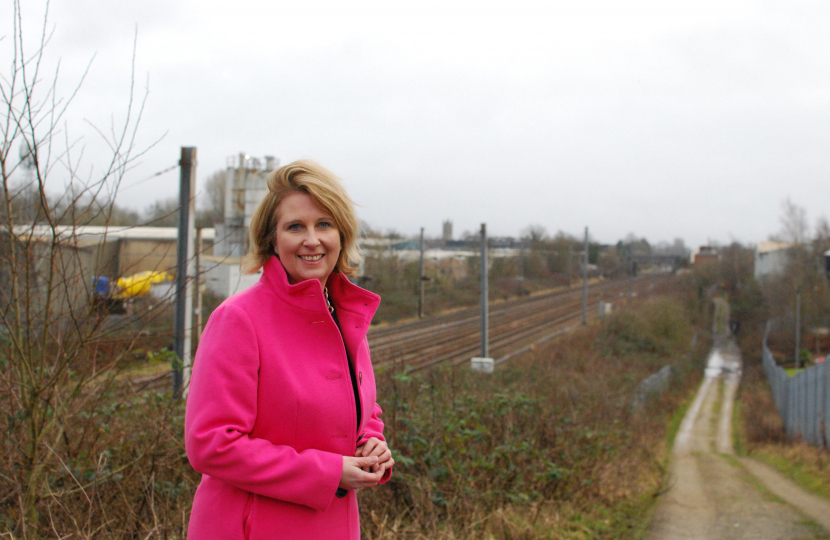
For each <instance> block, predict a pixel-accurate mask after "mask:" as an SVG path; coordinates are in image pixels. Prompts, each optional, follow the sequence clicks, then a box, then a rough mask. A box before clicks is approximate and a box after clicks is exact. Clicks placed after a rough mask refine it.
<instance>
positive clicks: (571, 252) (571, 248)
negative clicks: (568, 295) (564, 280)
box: [568, 243, 574, 289]
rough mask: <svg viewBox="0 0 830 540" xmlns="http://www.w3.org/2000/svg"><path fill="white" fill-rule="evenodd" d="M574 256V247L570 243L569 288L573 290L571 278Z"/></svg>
mask: <svg viewBox="0 0 830 540" xmlns="http://www.w3.org/2000/svg"><path fill="white" fill-rule="evenodd" d="M573 255H574V245H573V244H571V243H568V288H569V289H570V288H571V278H573V272H574V267H573Z"/></svg>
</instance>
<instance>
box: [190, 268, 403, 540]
mask: <svg viewBox="0 0 830 540" xmlns="http://www.w3.org/2000/svg"><path fill="white" fill-rule="evenodd" d="M332 278H333V279H330V280H329V296H330V298H331V300H332V303H333V304H334V306H335V310H336V312H337V316H338V319H339V322H340V327H341V329H342V339H341V333H340V332H338V330H337V326H336V325H335V322H334V320H333V319H332V317H331V315H330V314H329V311H328V309H327V306H326V301H325V298H324V297H323V288H322V286H321V285H320V282H319V281H318V280H316V279H314V280H308V281H304V282H302V283H298V284H295V285H290V284H289V283H288V280H287V277H286V273H285V270H284V269H283V267H282V264H281V263H280V261H279V259H277V258H276V257H273V258H271V260H270V261H269V262H268V264H266V266H265V268H264V272H263V275H262V278H261V279H260V281H259V283H257V284H256V285H255V286H254V287H251V288H250V289H248V290H247V291H245V292H243V293H240V294H237V295H235V296H232V297H231V298H229V299H227V300H226V301H225V302H223V303H222V305H221V306H219V307H218V308H217V309H216V311H214V313H213V315H211V317H210V320H209V321H208V324H207V326H206V327H205V331H204V334H203V336H202V340H201V343H200V344H199V350H198V352H197V353H196V358H195V361H194V367H193V376H192V379H191V382H190V391H189V395H188V398H187V411H186V414H185V444H186V447H187V457H188V459H189V460H190V463H191V465H193V468H194V469H196V470H197V471H199V472H201V473H202V482H201V484H200V485H199V488H198V489H197V490H196V496H195V498H194V500H193V511H192V513H191V516H190V527H189V530H188V539H189V540H266V539H267V540H278V539H280V540H281V539H285V540H288V539H303V540H308V539H326V540H340V539H342V540H356V539H359V538H360V523H359V521H358V510H357V496H356V494H355V492H354V491H349V492H348V495H346V497H345V498H342V499H340V498H336V497H335V491H336V490H337V486H338V484H339V482H340V475H341V473H342V469H343V459H342V456H352V455H354V452H355V448H356V446H357V444H358V441H356V437H357V434H358V433H360V434H362V433H365V435H364V437H363V438H364V439H368V438H369V437H377V438H378V439H381V440H383V422H381V421H380V418H379V417H380V415H381V412H382V411H381V409H380V407H379V406H378V405H377V403H375V378H374V374H373V371H372V363H371V359H370V358H369V345H368V342H367V340H366V331H367V330H368V329H369V323H370V322H371V320H372V316H373V315H374V313H375V310H377V307H378V304H379V303H380V298H379V297H378V296H377V295H375V294H373V293H370V292H368V291H366V290H364V289H361V288H360V287H357V286H356V285H353V284H352V283H350V282H349V281H348V279H346V278H345V277H344V276H343V275H342V274H339V273H337V274H333V275H332ZM344 343H345V345H346V349H347V350H348V356H347V355H346V350H344V349H343V345H344ZM348 359H351V360H352V361H353V362H354V363H355V373H356V374H357V377H358V380H359V383H360V384H359V386H358V388H359V394H360V396H359V397H360V401H361V404H362V406H361V410H362V416H363V417H362V418H361V419H360V428H359V430H358V431H357V432H356V431H355V429H356V427H357V418H356V416H355V405H354V397H353V391H352V383H351V379H350V376H349V366H348V364H347V362H348ZM389 472H390V471H387V475H386V476H385V477H384V479H383V480H382V481H383V482H385V481H386V480H388V477H389Z"/></svg>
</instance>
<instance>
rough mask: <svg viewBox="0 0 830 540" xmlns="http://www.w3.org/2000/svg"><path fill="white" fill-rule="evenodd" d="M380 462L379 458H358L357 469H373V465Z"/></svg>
mask: <svg viewBox="0 0 830 540" xmlns="http://www.w3.org/2000/svg"><path fill="white" fill-rule="evenodd" d="M377 462H378V458H377V456H366V457H359V458H357V467H358V468H364V467H371V466H372V465H374V464H376V463H377Z"/></svg>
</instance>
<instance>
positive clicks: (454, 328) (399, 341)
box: [368, 276, 670, 372]
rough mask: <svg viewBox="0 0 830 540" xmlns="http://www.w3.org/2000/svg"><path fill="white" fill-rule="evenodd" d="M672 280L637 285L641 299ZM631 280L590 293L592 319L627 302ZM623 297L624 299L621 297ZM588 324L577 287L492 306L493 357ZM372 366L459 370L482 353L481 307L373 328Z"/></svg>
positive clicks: (647, 279) (643, 278) (597, 287)
mask: <svg viewBox="0 0 830 540" xmlns="http://www.w3.org/2000/svg"><path fill="white" fill-rule="evenodd" d="M669 280H670V277H669V276H659V277H657V278H655V279H654V280H653V281H652V279H651V278H650V277H648V276H641V277H639V278H637V279H635V281H634V290H635V292H636V293H637V296H640V297H642V296H646V295H648V294H653V293H655V292H659V290H660V289H662V286H664V285H665V284H666V283H668V281H669ZM627 293H628V280H617V281H608V282H602V283H599V284H597V285H593V286H591V287H590V288H589V292H588V318H589V319H593V318H596V317H597V316H598V315H597V304H598V302H599V301H600V300H603V301H606V302H615V303H618V302H619V301H620V300H622V299H623V298H627ZM621 296H622V297H623V298H621ZM581 320H582V289H581V288H572V289H567V290H561V291H554V292H551V293H547V294H543V295H539V296H534V297H529V298H522V299H517V300H511V301H508V302H502V303H499V304H494V305H491V307H490V328H489V330H490V356H491V357H492V358H495V359H496V363H497V364H501V363H504V362H506V361H507V360H509V359H510V358H511V357H512V356H515V355H516V354H519V353H521V352H524V351H527V350H529V349H531V348H532V347H533V345H534V344H538V343H541V342H544V341H547V340H548V339H551V338H553V337H555V336H557V335H560V334H562V333H564V332H567V331H569V330H571V329H573V328H574V327H576V326H578V325H579V323H580V322H581ZM368 339H369V345H370V347H371V350H372V363H373V364H374V366H375V367H376V368H378V367H382V366H385V367H387V369H388V368H391V369H401V370H404V371H407V372H411V371H418V370H422V369H426V368H429V367H432V366H435V365H439V364H450V365H456V364H460V363H464V362H467V361H469V359H470V358H471V357H473V356H476V355H478V354H479V352H480V339H481V337H480V318H479V310H478V309H477V308H469V309H464V310H460V311H457V312H454V313H450V314H446V315H441V316H437V317H431V318H429V319H422V320H420V321H415V322H411V323H404V324H397V325H392V326H387V327H383V328H378V329H373V330H371V331H370V332H369V335H368Z"/></svg>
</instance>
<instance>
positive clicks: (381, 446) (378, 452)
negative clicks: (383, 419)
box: [369, 441, 389, 457]
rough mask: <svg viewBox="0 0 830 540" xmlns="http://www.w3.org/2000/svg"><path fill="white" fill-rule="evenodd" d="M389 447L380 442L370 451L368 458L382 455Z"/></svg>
mask: <svg viewBox="0 0 830 540" xmlns="http://www.w3.org/2000/svg"><path fill="white" fill-rule="evenodd" d="M388 450H389V447H388V446H386V443H385V442H383V441H380V442H379V443H378V445H377V446H375V447H374V448H373V449H372V451H371V452H370V453H369V455H370V456H378V457H380V456H381V455H383V453H384V452H386V451H388Z"/></svg>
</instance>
